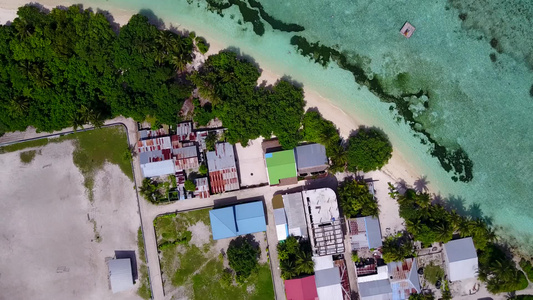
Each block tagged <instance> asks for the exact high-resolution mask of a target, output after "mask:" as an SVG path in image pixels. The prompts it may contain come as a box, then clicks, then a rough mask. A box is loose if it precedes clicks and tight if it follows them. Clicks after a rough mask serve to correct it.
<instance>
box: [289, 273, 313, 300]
mask: <svg viewBox="0 0 533 300" xmlns="http://www.w3.org/2000/svg"><path fill="white" fill-rule="evenodd" d="M285 294H286V295H287V300H318V294H317V290H316V283H315V276H307V277H304V278H297V279H290V280H285Z"/></svg>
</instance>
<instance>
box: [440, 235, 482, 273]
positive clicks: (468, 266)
mask: <svg viewBox="0 0 533 300" xmlns="http://www.w3.org/2000/svg"><path fill="white" fill-rule="evenodd" d="M444 260H445V261H446V268H447V269H448V279H449V280H450V281H458V280H463V279H468V278H475V277H476V276H477V273H478V260H477V252H476V248H475V247H474V242H473V240H472V238H471V237H467V238H464V239H459V240H453V241H450V242H448V243H446V244H444Z"/></svg>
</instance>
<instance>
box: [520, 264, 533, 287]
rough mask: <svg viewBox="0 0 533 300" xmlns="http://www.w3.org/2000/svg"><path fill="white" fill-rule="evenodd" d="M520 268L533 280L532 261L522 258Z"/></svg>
mask: <svg viewBox="0 0 533 300" xmlns="http://www.w3.org/2000/svg"><path fill="white" fill-rule="evenodd" d="M520 268H522V270H523V271H524V273H526V275H527V278H528V279H529V281H531V282H533V266H532V265H531V262H530V261H529V260H525V259H523V258H522V259H521V260H520Z"/></svg>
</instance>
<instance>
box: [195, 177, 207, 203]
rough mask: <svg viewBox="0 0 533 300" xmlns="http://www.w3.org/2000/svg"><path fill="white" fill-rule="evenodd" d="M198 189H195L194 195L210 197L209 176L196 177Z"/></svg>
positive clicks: (201, 197)
mask: <svg viewBox="0 0 533 300" xmlns="http://www.w3.org/2000/svg"><path fill="white" fill-rule="evenodd" d="M194 183H195V184H196V190H195V191H194V197H197V198H200V199H203V198H209V182H208V181H207V177H202V178H195V179H194Z"/></svg>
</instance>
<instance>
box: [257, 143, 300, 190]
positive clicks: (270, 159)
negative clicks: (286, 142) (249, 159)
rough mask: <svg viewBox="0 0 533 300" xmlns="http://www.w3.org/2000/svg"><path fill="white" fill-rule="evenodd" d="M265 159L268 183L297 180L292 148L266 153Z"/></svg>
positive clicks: (274, 183)
mask: <svg viewBox="0 0 533 300" xmlns="http://www.w3.org/2000/svg"><path fill="white" fill-rule="evenodd" d="M265 161H266V166H267V174H268V182H269V183H270V185H277V184H282V185H284V184H293V183H297V182H298V177H297V173H296V159H295V158H294V150H284V151H278V152H272V153H266V154H265Z"/></svg>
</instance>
